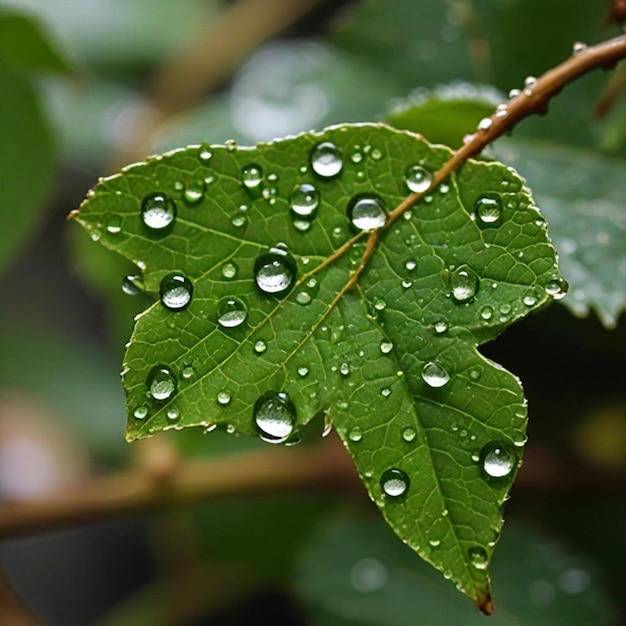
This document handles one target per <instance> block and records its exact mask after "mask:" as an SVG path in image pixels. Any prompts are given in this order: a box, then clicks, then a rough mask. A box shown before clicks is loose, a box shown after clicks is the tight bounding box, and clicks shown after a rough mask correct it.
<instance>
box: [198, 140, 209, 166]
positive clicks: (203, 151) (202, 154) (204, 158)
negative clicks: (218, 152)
mask: <svg viewBox="0 0 626 626" xmlns="http://www.w3.org/2000/svg"><path fill="white" fill-rule="evenodd" d="M212 157H213V153H212V152H211V149H210V147H209V145H208V144H202V145H201V146H200V150H199V152H198V160H199V161H200V163H202V165H208V164H209V161H210V160H211V158H212Z"/></svg>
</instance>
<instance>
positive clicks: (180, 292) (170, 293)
mask: <svg viewBox="0 0 626 626" xmlns="http://www.w3.org/2000/svg"><path fill="white" fill-rule="evenodd" d="M159 293H160V295H161V302H162V303H163V306H165V307H166V308H168V309H170V311H182V310H183V309H185V308H187V307H188V306H189V303H190V302H191V297H192V295H193V285H192V284H191V281H190V280H189V279H188V278H187V277H186V276H184V275H183V274H179V273H178V272H172V273H171V274H167V275H166V276H164V277H163V278H162V280H161V285H160V288H159Z"/></svg>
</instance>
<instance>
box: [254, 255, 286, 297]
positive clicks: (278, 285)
mask: <svg viewBox="0 0 626 626" xmlns="http://www.w3.org/2000/svg"><path fill="white" fill-rule="evenodd" d="M295 277H296V262H295V261H294V259H293V257H292V256H291V255H290V254H289V253H288V252H287V251H286V250H284V249H283V248H280V247H278V246H276V247H274V248H271V249H270V250H269V252H265V253H263V254H261V255H260V256H259V257H258V258H257V260H256V262H255V263H254V279H255V281H256V284H257V286H258V287H259V289H260V290H261V291H263V292H264V293H269V294H272V295H275V296H281V295H284V294H286V293H287V292H288V291H289V290H290V289H291V287H292V285H293V283H294V280H295Z"/></svg>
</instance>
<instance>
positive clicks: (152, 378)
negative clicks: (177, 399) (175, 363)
mask: <svg viewBox="0 0 626 626" xmlns="http://www.w3.org/2000/svg"><path fill="white" fill-rule="evenodd" d="M146 384H147V385H148V391H149V393H150V395H151V396H152V397H153V398H154V399H155V400H169V399H170V398H171V397H172V396H173V395H174V394H175V393H176V377H175V376H174V374H173V372H172V370H171V369H170V368H169V367H167V366H166V365H156V366H155V367H153V368H152V369H151V370H150V373H149V374H148V378H147V381H146Z"/></svg>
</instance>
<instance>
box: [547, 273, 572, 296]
mask: <svg viewBox="0 0 626 626" xmlns="http://www.w3.org/2000/svg"><path fill="white" fill-rule="evenodd" d="M568 290H569V285H568V284H567V282H566V281H565V280H563V279H562V278H553V279H552V280H550V281H548V283H547V284H546V293H547V294H548V295H549V296H552V297H553V298H554V299H555V300H560V299H561V298H564V297H565V296H566V295H567V292H568Z"/></svg>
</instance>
